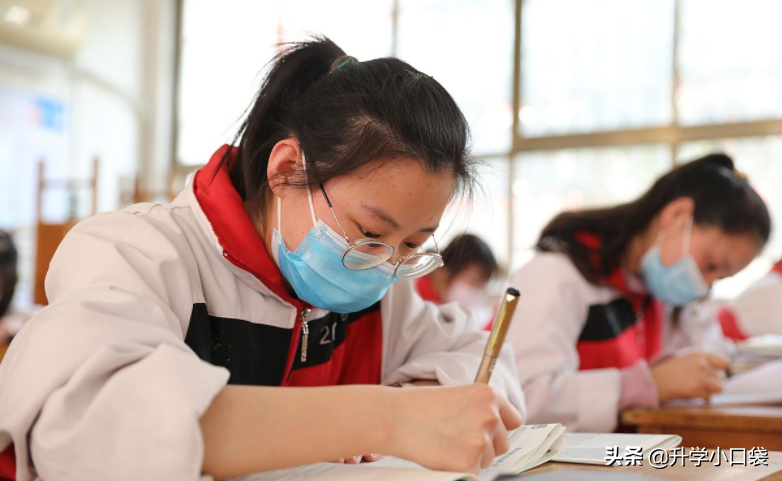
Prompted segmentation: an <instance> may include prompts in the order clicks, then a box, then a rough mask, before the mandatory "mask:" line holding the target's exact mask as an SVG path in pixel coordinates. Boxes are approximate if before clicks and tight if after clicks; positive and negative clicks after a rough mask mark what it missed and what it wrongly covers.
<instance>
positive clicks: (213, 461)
mask: <svg viewBox="0 0 782 481" xmlns="http://www.w3.org/2000/svg"><path fill="white" fill-rule="evenodd" d="M219 68H220V65H215V69H219ZM467 138H468V129H467V124H466V121H465V119H464V116H463V115H462V113H461V111H460V110H459V108H458V106H457V105H456V103H455V102H454V100H453V98H452V97H451V96H450V95H449V94H448V92H446V91H445V89H443V87H442V86H441V85H440V84H439V83H438V82H437V81H436V80H435V79H433V78H432V77H430V76H428V75H424V74H423V73H421V72H419V71H417V70H415V69H414V68H413V67H411V66H410V65H408V64H407V63H405V62H402V61H400V60H397V59H393V58H383V59H375V60H370V61H366V62H358V61H356V60H355V59H354V58H352V57H349V56H347V55H345V52H343V51H342V50H341V49H340V48H339V47H338V46H337V45H335V44H334V43H332V42H331V41H329V40H328V39H316V40H312V41H308V42H303V43H299V44H294V45H292V46H290V47H289V48H288V49H286V50H284V51H283V52H281V54H280V55H279V56H278V57H277V58H276V59H275V61H274V63H273V65H272V67H271V69H270V72H269V74H268V75H267V77H266V78H265V79H264V82H263V84H262V86H261V90H260V92H259V94H258V95H257V97H256V99H255V101H254V105H253V106H252V107H251V109H250V111H249V114H248V116H247V119H246V120H245V122H244V123H243V125H242V127H241V128H240V131H239V133H238V134H237V138H236V142H237V143H238V147H231V146H224V147H222V148H220V149H219V150H218V151H217V152H216V153H214V154H213V156H212V158H211V160H210V161H209V163H208V164H207V165H206V166H205V167H204V168H202V169H200V170H199V171H198V172H197V173H196V174H195V177H194V179H193V181H192V182H191V183H190V185H189V186H188V188H187V189H186V190H185V191H184V192H182V193H181V194H180V195H179V196H178V197H177V199H175V200H174V201H173V203H171V204H165V205H159V204H149V203H147V204H139V205H136V206H131V207H129V208H127V209H125V210H123V211H121V212H114V213H108V214H101V215H98V216H95V217H93V218H91V219H88V220H86V221H84V222H82V223H80V224H78V225H77V226H76V227H75V228H74V229H72V230H71V231H70V232H69V233H68V235H67V237H66V238H65V240H64V241H63V243H62V245H61V246H60V248H59V249H58V251H57V253H56V254H55V256H54V259H53V260H52V264H51V268H50V270H49V274H48V276H47V279H46V281H47V282H46V287H47V295H48V297H49V300H50V305H49V306H48V307H47V308H46V309H44V310H43V311H42V312H41V313H40V314H39V315H37V316H36V317H34V318H33V319H32V320H31V321H30V322H29V323H28V324H27V325H26V326H25V327H24V328H23V329H22V330H21V332H20V333H19V334H18V335H17V337H16V339H15V340H14V342H13V343H12V345H11V348H10V350H9V352H8V356H9V357H10V364H6V363H5V362H4V363H3V364H2V365H0V443H4V444H0V451H2V450H3V449H6V446H7V445H8V442H9V441H12V442H13V448H9V449H12V450H13V453H14V454H13V456H14V457H15V460H16V463H17V479H19V480H21V481H27V480H30V479H33V478H34V477H35V475H36V474H37V475H38V476H40V477H41V478H43V479H47V480H56V479H102V480H112V479H121V480H131V479H133V480H136V479H148V480H195V479H198V478H199V476H200V475H201V474H202V473H203V474H208V475H211V476H213V477H214V478H216V479H226V478H233V477H237V476H241V475H245V474H248V473H251V472H255V471H265V470H271V469H277V468H284V467H288V466H294V465H301V464H307V463H312V462H318V461H329V460H335V459H340V458H350V459H353V460H354V461H360V460H361V458H362V455H366V456H365V458H366V457H369V459H372V458H373V455H370V454H369V453H381V454H389V455H394V456H397V457H403V458H407V459H411V460H413V461H416V462H418V463H420V464H422V465H424V466H427V467H430V468H435V469H442V470H448V471H463V470H472V471H477V470H478V468H479V467H486V466H488V465H489V464H491V463H492V462H493V461H494V457H495V455H499V454H502V453H504V452H505V451H507V449H508V439H507V430H508V429H511V428H516V427H518V426H519V425H520V423H521V416H520V413H519V412H518V411H517V410H516V408H514V407H513V405H512V404H511V403H510V402H509V401H508V398H506V396H508V397H509V398H510V399H511V400H512V402H513V403H515V405H516V406H518V407H520V408H521V407H522V404H523V399H522V394H521V391H520V389H519V385H518V380H517V379H518V378H517V376H516V374H515V369H514V367H513V362H512V358H511V356H510V352H509V351H506V353H505V359H504V360H503V361H501V362H500V363H498V366H497V369H495V371H494V376H493V377H492V385H493V386H495V387H496V389H497V390H496V391H495V390H494V389H492V388H490V387H487V386H481V385H474V384H472V381H473V379H474V376H475V372H476V370H477V366H478V365H479V363H480V359H481V356H482V353H483V350H484V348H485V342H486V339H487V336H486V335H485V333H483V332H481V331H480V330H479V327H478V326H477V324H476V323H475V321H474V320H472V318H471V317H470V316H467V315H465V313H464V311H463V310H461V309H457V308H454V306H450V307H449V306H442V307H441V308H438V307H436V306H435V305H433V304H431V303H426V302H424V301H423V300H421V298H420V297H419V296H418V295H417V294H416V293H415V290H414V285H413V283H412V282H411V281H410V279H415V278H417V277H419V276H421V275H425V274H428V273H429V272H430V271H431V270H432V269H435V268H437V267H439V266H440V265H441V263H442V259H441V256H439V255H437V254H436V253H435V254H427V253H420V252H419V248H420V247H421V246H422V245H423V244H424V243H425V242H426V241H427V240H428V239H429V238H430V237H431V236H433V235H434V233H435V231H436V230H437V227H438V224H439V222H440V219H441V216H442V214H443V211H444V209H445V206H446V205H447V204H448V202H449V201H450V199H451V198H452V196H453V195H454V194H455V193H456V192H458V191H459V190H460V189H467V190H468V191H469V190H470V189H471V186H472V184H473V182H474V179H473V176H472V172H473V170H474V166H473V163H472V160H471V157H470V155H469V152H468V151H467V150H466V142H467ZM444 318H447V319H448V320H449V321H450V322H447V323H445V322H442V319H444ZM31 379H35V383H34V384H33V385H31V384H30V380H31ZM417 380H419V381H427V382H428V383H429V384H442V385H448V386H450V387H434V388H419V389H416V388H410V389H397V388H393V387H388V386H385V387H384V386H377V384H386V385H389V386H393V385H398V384H401V383H405V382H415V381H417ZM226 384H228V385H226ZM349 384H351V385H349ZM373 384H374V385H375V386H373ZM337 385H341V386H337ZM279 386H286V387H295V388H285V389H282V388H280V387H279ZM28 446H29V449H30V450H29V452H28ZM5 452H6V453H8V452H9V450H8V449H6V451H5ZM6 456H8V454H6ZM28 461H31V462H32V463H29V462H28ZM33 465H34V467H35V471H36V472H34V471H33ZM0 467H2V466H1V465H0ZM0 472H2V471H0Z"/></svg>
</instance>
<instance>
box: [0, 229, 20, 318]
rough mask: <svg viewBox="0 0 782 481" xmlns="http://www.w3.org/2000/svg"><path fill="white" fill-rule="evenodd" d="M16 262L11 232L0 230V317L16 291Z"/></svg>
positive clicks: (16, 257)
mask: <svg viewBox="0 0 782 481" xmlns="http://www.w3.org/2000/svg"><path fill="white" fill-rule="evenodd" d="M17 262H18V256H17V252H16V246H15V245H14V240H13V238H12V237H11V234H9V233H8V232H5V231H2V230H0V295H1V296H2V298H0V317H2V316H4V315H5V313H6V312H8V308H9V307H10V306H11V301H12V300H13V297H14V292H15V291H16V282H17V280H18V277H17V270H16V265H17Z"/></svg>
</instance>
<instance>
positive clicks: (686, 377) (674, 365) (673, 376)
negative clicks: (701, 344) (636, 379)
mask: <svg viewBox="0 0 782 481" xmlns="http://www.w3.org/2000/svg"><path fill="white" fill-rule="evenodd" d="M728 365H729V361H728V360H727V359H726V358H724V357H722V356H718V355H716V354H712V353H708V352H693V353H690V354H686V355H683V356H677V357H674V358H671V359H667V360H665V361H662V362H660V363H658V364H656V365H655V366H654V367H652V368H651V372H652V377H653V378H654V382H655V384H657V394H658V398H659V399H660V402H664V401H669V400H671V399H694V398H701V399H704V400H706V401H708V400H709V397H711V395H712V394H714V393H717V392H720V391H722V386H723V383H724V380H725V369H727V368H728Z"/></svg>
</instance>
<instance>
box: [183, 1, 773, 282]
mask: <svg viewBox="0 0 782 481" xmlns="http://www.w3.org/2000/svg"><path fill="white" fill-rule="evenodd" d="M183 6H184V18H183V20H184V24H183V28H182V33H183V35H182V49H181V61H182V64H181V79H180V94H179V95H180V108H179V123H180V130H179V142H178V161H179V162H180V163H182V164H192V165H197V164H200V163H203V162H205V161H206V160H207V159H208V156H209V154H211V152H212V151H214V149H215V148H216V146H218V145H220V144H221V143H223V142H225V141H226V140H228V139H230V137H231V134H232V133H233V132H234V131H235V128H236V127H237V125H238V124H237V123H236V122H237V121H238V120H239V118H240V117H241V115H242V112H243V111H244V109H245V108H246V107H247V106H248V104H249V102H250V99H251V98H252V96H253V94H254V93H255V91H256V89H257V86H258V81H259V80H260V78H261V77H260V76H259V75H258V72H260V71H262V70H263V67H264V62H266V61H267V60H268V59H269V58H271V55H272V53H273V45H274V44H275V43H276V42H278V41H279V40H281V39H296V38H301V36H302V35H303V34H304V33H306V32H322V33H325V34H326V35H329V36H330V37H331V38H332V39H334V40H335V41H336V42H337V43H339V44H340V45H341V46H343V47H344V48H345V50H346V51H347V52H348V53H349V54H351V55H354V56H356V57H358V58H359V59H367V58H374V57H381V56H386V55H395V56H397V57H399V58H401V59H402V60H405V61H407V62H410V63H411V64H412V65H413V66H414V67H416V68H418V69H420V70H421V71H423V72H425V73H426V74H428V75H432V76H433V77H434V78H435V79H437V80H438V81H439V82H441V83H442V84H443V85H444V86H445V88H446V89H448V91H449V92H450V93H451V94H452V95H453V96H454V99H455V100H456V102H457V103H458V104H459V106H460V107H461V109H462V111H463V112H464V113H465V116H466V118H467V120H468V122H469V124H470V127H471V131H472V147H473V151H474V152H475V153H476V154H477V155H479V156H481V157H484V158H489V159H490V160H489V161H488V164H489V166H490V168H488V170H487V171H486V172H482V175H481V178H482V180H484V183H486V179H487V178H490V179H491V178H495V180H490V181H489V182H488V184H489V185H490V188H488V189H487V191H488V195H487V196H486V197H485V198H483V199H481V198H480V197H479V198H478V199H476V200H475V202H474V204H473V208H472V210H471V215H470V216H469V218H463V219H457V221H454V222H452V223H451V224H452V227H451V228H449V229H447V230H445V231H443V232H442V233H441V234H440V235H442V236H443V240H444V241H447V240H448V239H449V238H450V237H452V236H453V235H455V234H456V233H458V232H461V231H464V230H468V231H469V232H475V233H479V234H481V235H482V237H484V238H485V239H487V240H488V241H489V242H490V244H491V245H492V248H494V249H495V251H496V253H497V256H498V258H500V259H501V260H506V261H507V263H508V264H510V265H511V266H512V267H518V266H519V265H521V264H522V263H523V262H524V261H525V259H527V258H528V256H529V254H530V252H531V247H532V245H533V244H534V242H535V239H536V238H537V235H538V234H539V232H540V229H541V228H542V227H543V225H545V223H546V222H547V221H549V220H550V219H551V218H552V217H553V216H554V215H556V214H557V213H558V212H560V211H562V210H563V209H572V208H578V207H586V206H597V205H606V204H610V203H614V202H622V201H626V200H629V199H631V198H633V197H635V196H637V195H638V194H640V193H641V192H642V191H644V190H645V189H646V188H648V187H649V186H650V184H651V182H652V181H653V180H654V179H655V178H656V177H657V176H659V175H660V174H662V173H663V172H665V171H666V170H668V169H669V168H670V167H671V166H673V165H674V159H673V154H672V153H673V152H675V153H676V157H677V158H687V159H692V158H694V157H696V156H697V155H701V154H704V153H707V152H709V151H711V150H712V149H722V148H725V149H727V148H728V147H729V148H730V149H732V151H731V153H733V154H734V155H735V157H736V159H737V161H738V162H739V165H740V166H743V167H742V168H744V169H745V170H747V171H748V173H749V174H750V177H751V178H755V179H759V180H754V179H753V182H754V183H755V184H756V185H757V187H758V189H759V190H760V191H761V193H762V195H763V196H764V197H765V198H766V199H767V200H768V201H769V206H770V208H771V210H772V214H773V216H774V218H775V220H776V219H777V218H778V217H779V216H782V201H780V200H779V199H777V198H776V197H775V191H774V189H773V185H775V184H774V182H776V185H779V180H780V179H779V177H778V172H779V170H780V169H782V167H776V166H775V164H774V162H775V160H776V159H779V150H778V149H779V147H778V144H779V140H778V139H780V138H782V88H779V87H778V86H779V85H780V84H782V49H780V48H778V47H777V46H778V45H782V29H779V28H777V25H776V23H778V22H777V20H778V19H779V18H780V17H782V3H780V2H773V1H769V0H633V1H632V2H629V1H626V0H521V1H514V0H486V1H484V2H475V1H473V0H378V1H373V2H361V1H360V0H335V1H332V2H319V1H317V0H291V1H282V0H270V1H267V2H253V1H251V0H227V1H225V2H220V6H219V7H215V4H214V3H213V2H207V1H206V0H183ZM518 7H520V8H521V11H520V12H518V13H520V14H519V15H517V11H516V8H518ZM334 11H341V12H345V15H342V16H340V15H332V14H331V13H332V12H334ZM356 19H360V21H356ZM517 21H518V22H519V23H518V24H516V22H517ZM216 24H221V25H231V26H232V28H231V29H223V30H221V34H220V35H214V34H213V33H214V31H213V26H214V25H216ZM516 32H519V35H520V36H519V37H518V38H516ZM517 42H518V46H519V55H518V56H515V55H514V51H515V47H516V43H517ZM215 66H219V69H218V68H216V67H215ZM514 71H518V72H519V75H518V76H517V77H514ZM215 92H219V95H216V94H215ZM514 93H515V94H516V95H514ZM516 100H518V105H516V107H517V110H514V105H515V104H514V102H516ZM514 124H515V125H516V126H517V128H516V129H515V131H514V129H513V125H514ZM759 135H771V136H772V137H758V136H759ZM713 138H717V139H722V138H725V139H726V140H718V141H706V140H703V141H701V140H698V139H713ZM726 146H727V147H726ZM764 169H765V171H764ZM492 170H493V171H494V172H495V173H494V174H488V173H487V172H488V171H492ZM754 172H758V173H759V174H758V173H754ZM763 172H766V173H763ZM503 176H504V178H503ZM511 185H512V192H513V193H512V198H511V199H509V195H511V194H509V189H510V188H511ZM511 205H512V215H511V213H509V212H508V209H510V208H511V207H510V206H511ZM461 212H462V213H463V212H465V210H464V209H462V210H461ZM449 215H450V214H449ZM780 221H782V219H780ZM777 224H779V222H777ZM442 225H443V226H444V228H445V227H446V226H447V225H448V222H446V220H445V219H444V221H443V224H442ZM775 256H776V257H779V256H782V240H780V239H778V238H777V237H776V236H775V237H774V238H773V239H772V242H771V244H770V246H769V248H768V249H767V251H766V253H765V254H764V257H763V259H761V261H762V262H770V261H769V259H771V258H772V257H775ZM506 266H507V264H506ZM754 268H755V269H759V267H754ZM758 272H759V270H755V271H752V270H750V272H749V274H747V276H750V277H751V276H756V275H757V273H758ZM742 276H744V274H742ZM747 276H744V277H737V280H736V282H737V284H735V285H736V286H738V285H739V284H742V285H746V284H747V283H748V282H750V280H751V279H750V277H747ZM722 285H723V284H720V286H722ZM720 289H722V288H720ZM720 289H717V292H724V291H721V290H720ZM735 289H738V287H736V288H735Z"/></svg>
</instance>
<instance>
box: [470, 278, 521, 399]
mask: <svg viewBox="0 0 782 481" xmlns="http://www.w3.org/2000/svg"><path fill="white" fill-rule="evenodd" d="M520 296H521V294H520V293H519V291H518V290H517V289H514V288H513V287H509V288H508V290H507V291H505V295H504V296H503V298H502V304H500V310H499V311H497V317H496V318H495V319H494V326H492V328H491V334H489V341H488V342H487V343H486V349H485V350H484V351H483V359H482V360H481V366H480V367H479V368H478V375H477V376H475V382H476V383H482V384H489V378H490V377H491V373H492V371H494V364H496V363H497V358H499V357H500V353H501V352H502V345H503V344H504V343H505V336H506V335H507V334H508V328H510V323H511V321H512V320H513V313H515V312H516V304H517V303H518V302H519V297H520Z"/></svg>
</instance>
